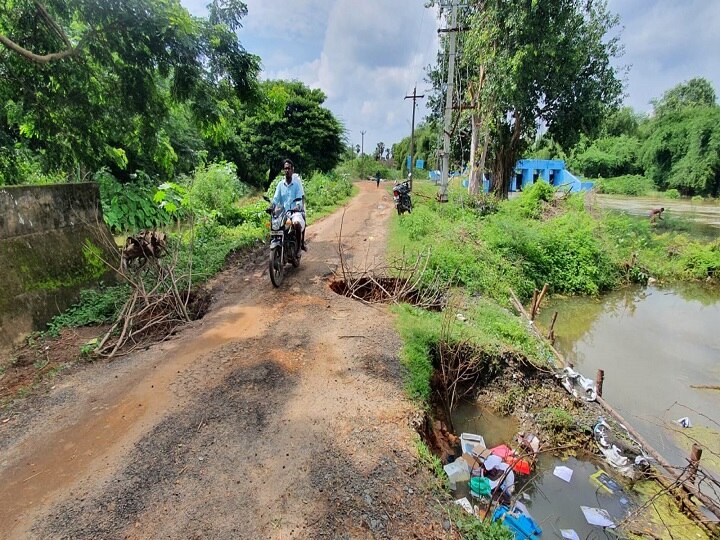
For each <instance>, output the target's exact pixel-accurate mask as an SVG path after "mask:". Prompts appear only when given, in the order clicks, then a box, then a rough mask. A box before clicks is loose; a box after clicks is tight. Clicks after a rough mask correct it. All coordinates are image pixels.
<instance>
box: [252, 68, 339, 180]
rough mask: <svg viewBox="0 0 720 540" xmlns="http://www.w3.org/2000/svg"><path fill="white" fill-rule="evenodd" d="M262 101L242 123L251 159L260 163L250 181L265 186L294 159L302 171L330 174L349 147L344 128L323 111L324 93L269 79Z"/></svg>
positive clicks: (298, 83) (298, 84) (263, 86)
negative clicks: (283, 165) (346, 144)
mask: <svg viewBox="0 0 720 540" xmlns="http://www.w3.org/2000/svg"><path fill="white" fill-rule="evenodd" d="M261 93H262V95H263V101H262V104H261V106H260V107H258V108H256V109H255V110H252V111H249V112H248V114H247V116H246V117H245V119H244V120H243V122H242V127H241V136H242V138H243V144H244V146H245V148H246V153H247V155H248V157H249V161H250V162H252V163H254V164H258V165H260V164H261V165H262V169H261V170H256V171H252V172H251V177H250V178H248V180H249V181H250V183H254V184H257V185H265V186H267V185H268V184H269V183H270V182H272V181H273V180H274V179H275V177H276V176H277V175H278V174H279V173H280V171H281V166H282V160H283V159H284V158H290V159H292V160H293V162H294V163H295V168H296V169H297V170H302V171H303V172H305V173H307V172H311V171H323V172H326V171H330V170H332V169H333V168H334V167H335V166H336V165H337V164H338V163H339V162H340V159H341V157H342V154H343V150H344V148H345V137H344V131H345V130H344V128H343V125H342V124H341V123H340V121H338V120H337V118H335V116H334V115H333V114H332V112H331V111H330V110H329V109H327V108H325V107H323V106H322V104H323V103H324V102H325V94H324V93H323V92H322V91H321V90H318V89H311V88H308V87H307V86H305V85H304V84H303V83H301V82H298V81H265V82H264V83H262V85H261ZM265 173H267V176H264V175H265Z"/></svg>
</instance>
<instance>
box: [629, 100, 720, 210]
mask: <svg viewBox="0 0 720 540" xmlns="http://www.w3.org/2000/svg"><path fill="white" fill-rule="evenodd" d="M666 95H667V94H666ZM648 129H649V130H650V134H649V136H648V138H647V140H646V141H645V142H644V144H643V147H642V150H641V160H642V163H643V165H644V166H645V171H646V175H647V176H649V177H650V178H652V180H653V181H654V182H655V185H657V186H658V187H659V188H660V189H677V190H678V191H679V192H680V193H682V194H683V195H710V196H713V197H717V196H718V195H719V194H720V107H718V106H717V105H714V106H701V105H696V104H694V105H691V106H685V107H684V108H681V109H678V110H675V111H672V112H670V111H668V112H665V113H663V114H662V116H660V117H658V118H657V119H656V120H655V121H654V122H653V123H652V125H651V126H649V128H648Z"/></svg>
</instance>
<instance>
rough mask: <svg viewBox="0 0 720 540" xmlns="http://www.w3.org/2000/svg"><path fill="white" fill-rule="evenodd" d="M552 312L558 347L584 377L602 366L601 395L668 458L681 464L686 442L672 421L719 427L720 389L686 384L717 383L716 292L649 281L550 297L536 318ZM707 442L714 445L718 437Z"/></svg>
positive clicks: (544, 322)
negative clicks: (596, 293)
mask: <svg viewBox="0 0 720 540" xmlns="http://www.w3.org/2000/svg"><path fill="white" fill-rule="evenodd" d="M554 311H557V312H558V314H559V315H558V319H557V322H556V324H555V334H556V337H557V341H556V347H557V348H558V350H559V351H560V352H561V353H562V354H563V355H564V356H565V357H566V360H567V361H569V362H572V363H573V364H574V365H575V368H576V369H577V370H578V371H580V372H581V373H583V374H584V375H585V376H586V377H590V378H593V379H594V378H595V374H596V372H597V370H598V369H603V370H605V383H604V391H603V397H605V398H606V399H607V401H608V402H609V403H610V404H611V405H612V406H613V407H614V408H615V409H616V410H618V412H620V414H622V415H623V416H624V417H625V418H626V419H627V420H628V422H630V423H631V424H632V425H633V426H634V427H635V428H636V429H637V430H638V431H639V432H640V433H641V434H642V435H643V437H645V438H646V439H647V440H648V442H649V443H650V444H651V445H653V446H654V447H655V448H656V449H657V450H658V451H659V452H660V453H661V454H663V455H664V457H665V458H666V459H668V460H669V461H670V462H671V463H674V464H678V465H684V464H685V463H686V461H685V459H686V457H687V456H688V448H689V446H690V444H691V441H690V440H689V439H688V438H687V437H685V435H686V434H687V433H692V431H690V430H688V431H685V430H683V429H682V428H681V427H680V426H679V425H678V424H677V423H676V422H675V421H676V420H678V419H679V418H682V417H685V416H687V417H689V418H690V420H691V422H692V423H693V425H694V427H695V428H696V429H700V428H703V429H710V430H714V431H715V433H717V431H718V430H720V392H719V391H717V390H708V389H699V388H693V386H694V385H720V292H718V291H712V290H708V289H707V288H703V287H700V286H683V287H674V288H659V287H654V286H648V287H631V288H627V289H624V290H621V291H616V292H613V293H610V294H608V295H606V296H604V297H602V298H599V299H593V298H554V299H552V300H551V301H550V302H548V303H547V305H546V306H545V307H544V308H543V310H542V312H541V313H540V315H539V317H538V325H539V326H540V327H543V326H544V327H545V328H547V326H549V324H550V320H551V318H552V315H553V312H554ZM710 446H712V448H710ZM708 449H709V450H711V451H714V452H715V453H717V452H718V450H720V436H718V437H717V438H716V439H715V441H714V444H712V439H711V440H710V443H709V444H708ZM706 454H708V455H709V453H708V452H706ZM708 457H709V456H708ZM716 472H720V471H716Z"/></svg>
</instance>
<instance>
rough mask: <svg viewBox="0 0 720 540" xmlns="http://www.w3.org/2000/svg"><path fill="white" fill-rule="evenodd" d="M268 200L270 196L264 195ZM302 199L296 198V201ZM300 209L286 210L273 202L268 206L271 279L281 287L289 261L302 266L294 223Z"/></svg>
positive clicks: (293, 264) (295, 265)
mask: <svg viewBox="0 0 720 540" xmlns="http://www.w3.org/2000/svg"><path fill="white" fill-rule="evenodd" d="M263 199H265V200H266V201H268V202H271V201H270V199H269V198H267V197H263ZM300 201H302V199H295V200H294V201H293V204H294V203H297V202H300ZM299 211H300V210H289V211H288V210H285V208H283V207H282V205H275V204H273V205H272V206H270V207H269V208H267V210H266V212H267V213H268V214H270V269H269V270H270V281H272V284H273V285H274V286H275V287H279V286H280V285H281V284H282V282H283V278H284V277H285V265H286V264H287V263H288V262H289V263H290V264H292V266H293V268H297V267H298V266H300V257H301V255H300V252H298V254H297V256H295V253H296V251H297V243H298V239H297V238H295V236H296V235H295V228H294V227H293V224H292V214H293V213H294V212H299Z"/></svg>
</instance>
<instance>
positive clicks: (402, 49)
mask: <svg viewBox="0 0 720 540" xmlns="http://www.w3.org/2000/svg"><path fill="white" fill-rule="evenodd" d="M436 28H437V26H436V21H435V17H434V13H433V12H432V11H430V10H427V9H425V8H424V7H423V5H422V3H421V2H418V1H414V0H399V1H394V2H392V3H391V2H387V1H384V0H366V1H365V2H362V3H360V2H355V1H353V0H337V1H336V2H335V5H334V7H333V9H332V11H331V12H330V15H329V17H328V26H327V31H326V33H325V42H324V46H323V51H322V54H321V56H320V66H319V70H318V86H319V87H320V88H322V89H323V91H325V92H326V93H327V95H328V106H329V107H330V108H331V109H332V110H333V111H335V112H336V113H337V114H338V115H339V116H340V117H341V118H342V119H343V121H344V122H345V125H346V127H347V128H348V139H349V142H351V143H352V144H358V143H360V140H361V137H360V132H361V131H366V132H367V133H366V135H365V151H366V152H367V151H372V149H374V147H375V145H376V143H377V142H379V141H383V142H384V143H385V144H386V145H391V144H393V143H395V142H398V141H399V140H400V139H401V138H403V137H405V136H407V135H409V133H410V117H411V115H412V108H411V105H410V102H409V101H405V100H404V97H405V95H406V94H407V93H411V92H412V89H413V86H414V85H415V84H418V85H419V86H420V88H419V92H420V93H422V88H423V85H424V83H423V78H424V72H423V68H424V67H425V66H426V65H427V64H429V63H430V62H431V61H432V60H433V59H434V56H435V52H436V50H437V33H436ZM422 116H423V112H422V110H421V112H420V114H419V115H417V119H418V120H419V119H420V118H421V117H422Z"/></svg>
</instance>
